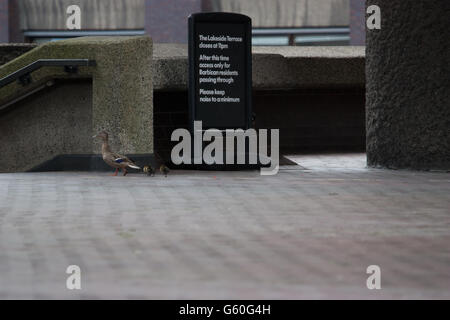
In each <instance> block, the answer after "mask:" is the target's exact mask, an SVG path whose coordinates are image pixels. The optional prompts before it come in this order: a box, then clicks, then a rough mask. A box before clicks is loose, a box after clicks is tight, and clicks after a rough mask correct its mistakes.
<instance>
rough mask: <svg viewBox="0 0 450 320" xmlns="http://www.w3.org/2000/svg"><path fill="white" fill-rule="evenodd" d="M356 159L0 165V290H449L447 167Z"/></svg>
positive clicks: (295, 295)
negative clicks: (114, 172) (160, 166)
mask: <svg viewBox="0 0 450 320" xmlns="http://www.w3.org/2000/svg"><path fill="white" fill-rule="evenodd" d="M364 157H365V155H363V154H356V155H341V156H339V155H333V156H330V155H328V156H317V155H315V156H292V157H290V159H293V160H295V161H298V162H299V163H300V164H301V165H302V166H298V167H296V166H286V167H282V168H281V170H280V172H279V174H278V175H276V176H261V175H260V174H259V172H258V171H244V172H211V171H208V172H203V171H173V172H171V173H170V175H169V177H167V178H164V177H163V176H161V175H157V176H156V177H148V176H145V175H143V174H130V175H129V176H127V177H120V176H119V177H112V176H109V175H108V174H106V173H90V172H71V173H66V172H59V173H56V172H54V173H18V174H0V299H15V298H18V299H36V298H44V299H47V298H48V299H107V298H114V299H116V298H124V299H133V298H139V299H332V298H340V299H353V298H357V299H411V298H414V299H416V298H424V299H436V298H439V299H441V298H446V299H448V298H450V247H449V245H448V244H449V243H450V175H449V174H448V173H439V172H413V171H389V170H380V169H367V168H365V166H364ZM326 158H327V159H328V160H326ZM314 159H316V160H314ZM333 163H334V164H333ZM69 265H78V266H79V267H80V268H81V284H82V289H81V290H68V289H67V288H66V279H67V277H68V276H69V275H68V274H66V268H67V267H68V266H69ZM369 265H378V266H379V267H380V268H381V290H369V289H367V286H366V280H367V277H368V276H369V275H368V274H366V269H367V267H368V266H369Z"/></svg>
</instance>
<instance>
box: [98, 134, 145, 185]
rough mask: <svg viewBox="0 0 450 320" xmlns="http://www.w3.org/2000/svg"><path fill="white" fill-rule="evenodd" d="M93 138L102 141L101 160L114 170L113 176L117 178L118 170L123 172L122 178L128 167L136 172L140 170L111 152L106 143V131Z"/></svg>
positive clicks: (125, 158) (128, 160)
mask: <svg viewBox="0 0 450 320" xmlns="http://www.w3.org/2000/svg"><path fill="white" fill-rule="evenodd" d="M93 138H99V139H102V141H103V144H102V156H103V160H104V161H105V162H106V163H107V164H108V165H110V166H111V167H113V168H116V172H114V174H113V175H114V176H117V174H118V173H119V170H120V169H122V170H123V175H124V176H126V175H127V174H128V171H127V168H128V167H130V168H133V169H138V170H140V169H141V168H139V167H138V166H137V165H136V164H135V163H134V162H133V161H131V160H130V159H128V158H127V157H125V156H123V155H120V154H117V153H114V152H112V151H111V148H110V147H109V143H108V133H107V132H106V131H101V132H100V133H98V134H97V135H95V136H93Z"/></svg>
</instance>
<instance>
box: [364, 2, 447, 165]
mask: <svg viewBox="0 0 450 320" xmlns="http://www.w3.org/2000/svg"><path fill="white" fill-rule="evenodd" d="M370 5H378V6H379V7H380V9H381V29H380V30H376V29H375V30H369V29H367V43H366V45H367V51H366V59H367V60H366V77H367V88H366V91H367V101H366V109H367V110H366V111H367V160H368V165H369V166H372V167H387V168H409V169H425V170H428V169H438V170H442V169H443V170H448V169H450V48H449V42H450V36H449V34H450V30H449V29H450V24H449V21H450V20H449V19H450V1H448V0H433V1H429V0H416V1H404V0H368V1H367V2H366V6H370ZM368 16H369V15H368Z"/></svg>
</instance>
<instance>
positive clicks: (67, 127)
mask: <svg viewBox="0 0 450 320" xmlns="http://www.w3.org/2000/svg"><path fill="white" fill-rule="evenodd" d="M0 141H1V143H0V154H1V157H0V158H1V163H2V165H1V166H0V172H17V171H27V170H30V169H32V168H33V167H35V166H37V165H39V164H41V163H43V162H45V161H47V160H49V159H51V158H53V157H55V156H58V155H60V154H90V153H92V148H93V147H92V145H93V139H92V82H91V81H89V80H84V81H83V80H81V81H71V82H61V83H57V84H55V85H54V86H53V87H52V88H48V89H45V90H43V91H41V92H40V93H39V94H36V95H35V96H33V97H29V98H27V99H25V100H22V101H20V102H18V103H17V104H16V105H15V106H14V108H12V109H11V110H10V112H8V113H5V114H2V115H1V116H0Z"/></svg>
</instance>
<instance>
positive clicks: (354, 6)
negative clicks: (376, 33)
mask: <svg viewBox="0 0 450 320" xmlns="http://www.w3.org/2000/svg"><path fill="white" fill-rule="evenodd" d="M365 9H366V6H365V0H350V44H351V45H352V46H363V45H365V44H366V19H365V13H366V11H365Z"/></svg>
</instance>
